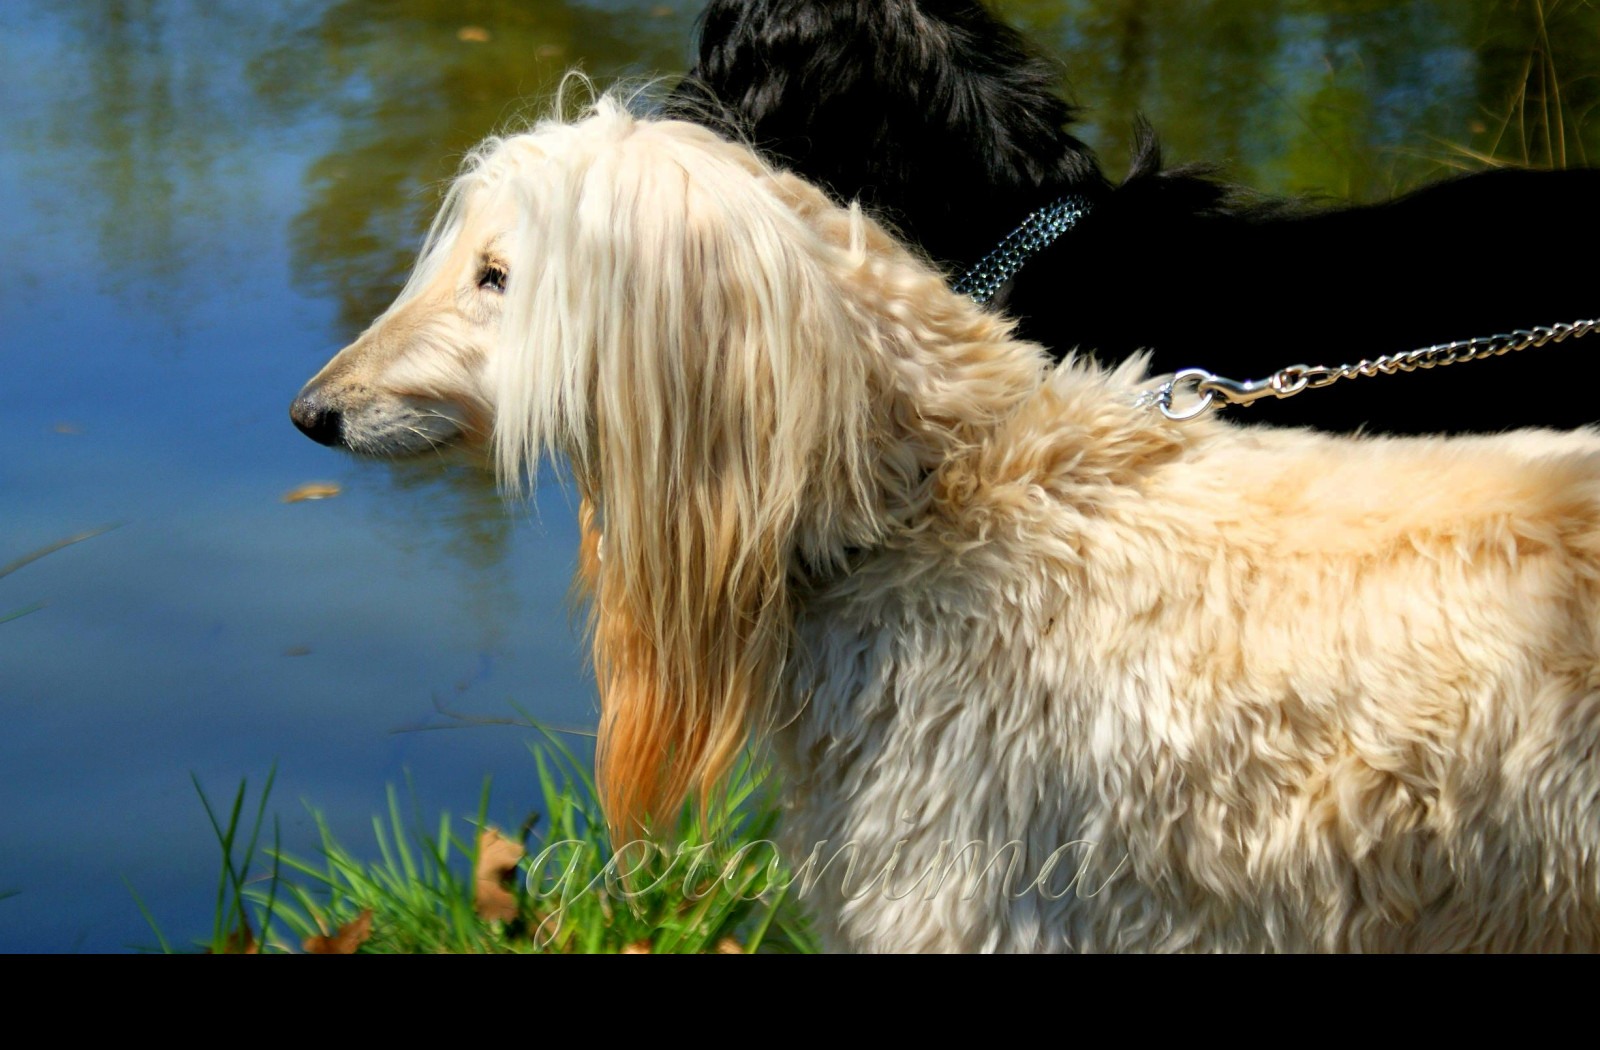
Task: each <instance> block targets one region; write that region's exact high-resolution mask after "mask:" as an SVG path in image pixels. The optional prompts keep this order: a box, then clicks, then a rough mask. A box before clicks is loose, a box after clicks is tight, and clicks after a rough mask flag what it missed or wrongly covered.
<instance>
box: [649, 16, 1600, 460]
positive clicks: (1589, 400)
mask: <svg viewBox="0 0 1600 1050" xmlns="http://www.w3.org/2000/svg"><path fill="white" fill-rule="evenodd" d="M701 18H702V22H701V36H700V48H699V59H698V61H697V62H696V64H695V66H694V68H693V69H692V70H691V71H690V74H689V76H688V77H687V78H685V80H684V82H683V83H682V84H681V85H680V86H679V87H678V88H677V89H676V91H675V92H674V95H673V97H672V98H671V99H670V100H669V102H668V108H669V110H674V111H677V112H681V113H684V114H692V115H695V116H697V117H699V118H701V119H706V118H707V116H708V115H711V116H713V117H715V118H716V119H722V120H726V121H729V122H731V123H732V124H733V125H734V126H735V127H736V128H737V129H738V130H739V132H740V133H741V134H743V135H745V136H746V137H748V139H749V140H750V141H752V142H753V143H754V144H755V145H756V146H758V147H759V148H761V149H762V150H764V151H765V152H766V153H767V154H768V155H769V156H770V157H771V158H773V159H774V160H775V161H776V162H778V163H780V164H782V165H784V166H786V167H789V168H791V169H793V170H794V171H796V172H798V173H800V174H802V175H804V176H805V177H807V178H808V179H810V180H812V181H814V182H817V183H819V184H821V185H823V186H825V187H827V188H829V189H830V190H831V191H832V192H833V193H834V194H835V195H837V196H838V197H840V198H842V199H852V198H856V199H859V200H861V201H862V203H863V204H864V205H865V206H866V207H868V208H869V209H870V210H872V211H873V212H875V213H876V214H877V215H879V216H880V217H881V218H883V219H885V220H887V221H888V222H890V223H891V224H892V225H893V226H894V227H895V228H897V229H898V230H899V231H900V233H901V234H902V235H903V236H904V237H906V239H908V240H910V241H911V242H913V243H917V244H920V245H921V246H922V247H923V249H924V250H925V251H926V252H927V253H928V254H929V255H930V256H932V257H933V258H935V259H936V260H939V261H940V262H942V263H943V264H944V265H945V266H946V267H947V269H948V270H949V271H950V272H951V273H952V275H955V274H959V273H961V272H963V271H964V270H965V269H966V268H967V267H969V266H971V265H972V264H974V263H975V262H976V261H978V260H979V259H980V258H981V257H983V256H984V255H985V254H986V253H987V252H988V251H989V250H990V249H992V248H993V247H994V246H995V245H996V244H997V243H998V242H999V241H1000V240H1001V239H1002V238H1003V237H1004V236H1005V235H1006V234H1007V233H1009V232H1010V231H1011V230H1012V229H1014V228H1015V227H1016V226H1017V225H1018V224H1019V223H1020V222H1021V221H1022V220H1023V218H1024V217H1026V216H1027V215H1029V214H1030V213H1031V212H1033V211H1035V210H1036V209H1038V208H1040V207H1042V206H1044V205H1046V204H1049V203H1050V202H1052V201H1055V200H1057V199H1059V198H1061V197H1062V196H1064V195H1067V194H1077V195H1080V196H1082V197H1083V198H1085V199H1087V201H1088V202H1089V205H1090V208H1089V211H1088V213H1087V215H1086V216H1085V217H1084V218H1083V219H1082V220H1081V222H1079V224H1078V225H1077V226H1076V227H1075V228H1073V229H1072V230H1070V231H1068V232H1067V233H1065V234H1063V235H1062V236H1061V237H1060V238H1059V239H1058V240H1057V241H1056V242H1055V243H1054V244H1053V245H1052V246H1051V247H1050V248H1048V249H1046V250H1044V251H1043V252H1042V253H1040V254H1039V255H1038V256H1037V257H1036V258H1034V259H1032V260H1031V261H1030V262H1028V263H1027V264H1026V265H1025V266H1024V267H1023V269H1022V270H1021V272H1020V273H1019V274H1018V276H1017V277H1016V278H1015V279H1014V280H1013V281H1012V282H1010V284H1009V285H1008V286H1006V287H1004V288H1002V290H1001V291H1000V293H999V295H998V296H997V297H996V299H995V300H994V303H995V306H996V307H997V308H1001V309H1004V310H1007V311H1008V312H1010V313H1012V314H1014V315H1015V316H1017V317H1018V318H1019V320H1020V323H1021V331H1022V334H1023V335H1025V336H1027V337H1029V338H1032V339H1035V340H1038V341H1039V342H1041V343H1043V344H1044V345H1046V346H1047V347H1049V348H1051V350H1052V351H1053V352H1055V353H1057V354H1058V355H1059V354H1061V353H1064V352H1066V351H1068V350H1070V349H1073V348H1074V347H1081V348H1083V349H1085V350H1091V351H1093V352H1095V353H1096V354H1097V355H1099V356H1101V357H1103V358H1107V359H1112V358H1121V357H1123V356H1126V355H1128V354H1130V353H1132V352H1134V351H1136V350H1139V349H1150V350H1152V351H1153V352H1154V363H1153V368H1154V369H1155V370H1156V371H1171V370H1175V369H1178V368H1183V367H1188V366H1198V367H1204V368H1207V369H1210V370H1211V371H1213V372H1217V373H1219V374H1222V375H1226V376H1229V377H1232V378H1236V379H1255V378H1260V377H1263V376H1266V375H1268V374H1270V373H1271V372H1272V371H1274V370H1276V369H1278V368H1280V367H1282V366H1284V365H1288V364H1293V363H1301V362H1303V363H1307V364H1323V365H1337V364H1341V363H1344V362H1346V361H1354V360H1359V359H1361V358H1370V357H1375V356H1377V355H1379V354H1385V353H1394V352H1400V351H1405V350H1409V349H1412V348H1415V347H1420V346H1426V345H1430V344H1434V343H1441V342H1445V341H1448V340H1452V339H1463V338H1469V337H1472V336H1485V335H1492V334H1495V333H1500V332H1506V331H1510V330H1512V329H1517V328H1525V327H1530V326H1533V325H1539V324H1549V323H1552V322H1557V321H1573V320H1578V319H1586V318H1592V317H1595V316H1597V315H1600V282H1597V281H1596V279H1595V274H1594V272H1593V271H1592V270H1591V269H1590V264H1589V263H1588V262H1587V261H1586V259H1585V258H1583V257H1582V255H1580V254H1579V253H1586V252H1587V251H1588V250H1591V249H1589V247H1588V246H1589V244H1591V243H1592V241H1593V236H1594V234H1595V232H1596V231H1597V230H1600V171H1594V170H1579V171H1558V172H1548V171H1546V172H1534V171H1519V170H1497V171H1489V172H1484V173H1481V174H1474V175H1469V176H1464V177H1460V178H1456V179H1453V180H1450V181H1446V182H1442V183H1439V184H1436V185H1433V186H1429V187H1427V188H1425V189H1422V190H1419V191H1417V192H1415V193H1412V194H1409V195H1407V196H1404V197H1401V198H1398V199H1396V200H1393V201H1389V202H1386V203H1383V204H1376V205H1368V206H1360V207H1342V208H1315V207H1309V206H1303V205H1299V204H1296V203H1294V202H1285V201H1272V200H1262V199H1260V198H1253V197H1251V196H1250V195H1248V194H1245V193H1242V192H1239V191H1237V190H1234V189H1231V188H1229V187H1226V186H1224V185H1222V184H1220V183H1218V182H1217V181H1215V180H1214V179H1212V178H1210V177H1208V175H1207V174H1206V173H1204V172H1202V171H1199V170H1196V169H1178V170H1163V169H1162V164H1161V156H1160V150H1159V148H1158V146H1157V144H1156V141H1155V139H1154V136H1153V135H1151V134H1149V133H1148V132H1145V133H1144V134H1143V135H1142V145H1141V148H1140V149H1139V152H1138V156H1137V158H1136V160H1135V163H1134V165H1133V169H1132V173H1131V174H1130V175H1129V176H1128V178H1127V180H1126V181H1124V182H1123V183H1122V184H1120V185H1116V186H1113V185H1112V184H1111V183H1109V182H1108V181H1107V179H1106V178H1105V176H1104V175H1103V174H1102V173H1101V171H1100V167H1099V165H1098V164H1097V163H1096V161H1095V158H1094V157H1093V155H1092V154H1091V153H1090V151H1089V150H1088V148H1087V147H1086V146H1084V144H1083V143H1082V142H1080V141H1078V140H1077V139H1075V138H1073V137H1072V136H1071V135H1070V134H1069V133H1068V132H1067V130H1066V128H1067V126H1068V125H1069V124H1070V122H1071V118H1072V115H1073V111H1072V108H1071V107H1069V106H1068V105H1067V104H1066V103H1065V102H1063V101H1062V100H1061V98H1060V96H1059V94H1058V91H1057V88H1058V83H1057V75H1056V71H1055V68H1054V67H1053V66H1052V65H1051V64H1050V63H1049V62H1047V61H1046V60H1044V59H1043V58H1041V57H1040V56H1038V55H1037V54H1035V53H1033V52H1032V51H1030V49H1029V48H1028V47H1027V45H1026V44H1025V43H1024V41H1023V40H1022V39H1021V37H1020V36H1019V35H1018V34H1017V33H1016V32H1015V31H1014V30H1012V29H1011V28H1010V27H1008V26H1006V25H1005V24H1004V23H1002V22H1000V21H999V20H998V19H996V18H995V17H994V16H993V15H991V14H990V13H989V12H988V11H987V10H985V9H984V8H983V7H982V6H981V5H980V4H978V3H976V2H975V0H712V2H711V4H710V6H709V7H708V8H707V9H706V11H705V12H704V14H703V15H702V16H701ZM1569 245H1570V246H1572V247H1567V246H1569ZM1573 256H1578V258H1576V259H1574V258H1573ZM1597 362H1600V335H1595V336H1591V337H1589V338H1588V339H1587V340H1579V341H1575V342H1572V343H1569V344H1566V345H1563V346H1552V347H1547V348H1544V349H1531V350H1524V351H1522V352H1521V353H1518V354H1511V355H1507V356H1505V357H1501V358H1496V359H1491V360H1486V361H1481V362H1476V363H1468V364H1460V365H1456V366H1454V367H1451V368H1447V369H1436V370H1432V371H1426V372H1418V373H1413V374H1408V375H1395V376H1379V377H1375V378H1358V379H1352V380H1346V381H1344V382H1341V383H1338V384H1336V385H1335V386H1333V387H1331V388H1329V389H1327V390H1322V391H1315V392H1309V393H1305V394H1302V395H1300V396H1299V397H1296V398H1294V399H1292V400H1284V401H1273V400H1270V399H1269V400H1267V401H1263V402H1259V403H1258V404H1257V405H1255V406H1252V407H1251V408H1249V409H1235V410H1233V412H1234V414H1235V415H1236V417H1237V418H1239V419H1241V420H1246V421H1249V420H1254V421H1262V422H1275V423H1282V424H1292V425H1315V426H1321V427H1325V428H1330V429H1354V428H1356V427H1359V426H1363V425H1366V426H1368V427H1369V428H1370V429H1374V430H1380V431H1386V432H1391V433H1426V432H1435V431H1461V430H1498V429H1503V428H1506V427H1512V426H1576V425H1581V424H1584V423H1589V422H1592V421H1595V420H1597V419H1600V408H1597V407H1595V402H1594V400H1593V391H1594V389H1595V388H1594V386H1593V385H1592V382H1593V381H1594V380H1595V379H1597V378H1600V365H1597Z"/></svg>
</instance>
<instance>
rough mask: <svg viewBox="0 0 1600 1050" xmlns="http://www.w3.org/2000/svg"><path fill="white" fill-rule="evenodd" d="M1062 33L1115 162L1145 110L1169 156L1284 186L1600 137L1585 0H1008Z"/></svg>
mask: <svg viewBox="0 0 1600 1050" xmlns="http://www.w3.org/2000/svg"><path fill="white" fill-rule="evenodd" d="M999 7H1000V9H1001V10H1002V11H1003V12H1004V13H1005V14H1006V15H1007V16H1008V17H1010V18H1011V19H1012V20H1013V21H1014V22H1015V23H1016V24H1018V25H1020V26H1022V27H1023V28H1024V29H1025V30H1027V31H1028V32H1030V33H1031V34H1032V35H1033V36H1034V37H1035V38H1036V39H1039V40H1041V41H1046V42H1048V43H1049V44H1051V45H1053V46H1054V48H1055V50H1056V51H1057V53H1058V54H1059V55H1060V56H1061V59H1062V61H1063V63H1064V65H1065V67H1066V69H1067V71H1068V76H1069V79H1070V81H1071V84H1072V88H1073V91H1074V93H1075V94H1076V96H1077V98H1078V100H1079V101H1080V102H1081V103H1083V104H1084V105H1085V106H1086V107H1087V113H1086V116H1087V117H1089V118H1090V120H1091V127H1090V128H1089V129H1088V132H1089V138H1090V140H1091V141H1092V142H1094V143H1095V144H1096V145H1097V146H1098V147H1099V148H1100V150H1101V152H1102V154H1103V159H1104V160H1105V161H1106V162H1107V165H1108V167H1110V168H1112V169H1116V168H1118V167H1119V165H1120V164H1121V163H1122V162H1123V158H1125V157H1126V155H1127V151H1128V148H1129V144H1130V140H1131V129H1132V126H1133V121H1134V118H1135V116H1136V114H1138V113H1140V112H1143V113H1145V114H1147V115H1148V116H1149V117H1150V118H1151V119H1152V121H1153V122H1154V124H1155V126H1156V128H1157V129H1158V130H1159V131H1160V133H1161V137H1162V139H1163V141H1164V142H1165V144H1166V145H1167V147H1168V153H1169V156H1171V157H1172V158H1174V159H1176V160H1178V161H1183V162H1194V161H1216V162H1224V163H1225V164H1226V165H1227V171H1228V174H1229V175H1230V176H1232V177H1234V178H1236V179H1238V180H1239V181H1242V182H1244V183H1246V184H1249V185H1252V186H1255V187H1257V188H1259V189H1263V190H1267V191H1270V192H1297V193H1304V192H1311V193H1322V194H1329V195H1333V196H1338V197H1350V198H1355V199H1371V198H1374V197H1380V196H1385V195H1388V194H1390V193H1393V192H1396V191H1399V190H1403V189H1406V188H1409V187H1411V186H1415V185H1416V184H1418V183H1419V182H1421V181H1423V180H1424V179H1426V178H1429V177H1434V176H1438V175H1440V174H1443V173H1444V172H1445V171H1446V170H1450V169H1462V168H1466V169H1471V168H1476V167H1481V166H1483V165H1484V164H1486V163H1520V164H1532V165H1536V166H1552V165H1554V166H1561V165H1564V164H1579V163H1585V162H1586V158H1587V157H1588V156H1590V155H1593V154H1594V152H1595V150H1596V148H1597V147H1600V139H1597V134H1600V133H1597V131H1596V128H1595V127H1594V126H1593V125H1592V123H1591V122H1589V121H1588V119H1587V118H1588V116H1589V113H1590V111H1591V110H1592V109H1593V107H1594V106H1595V105H1596V103H1597V102H1600V78H1597V77H1596V76H1595V74H1596V73H1597V72H1600V7H1597V6H1596V5H1594V4H1589V3H1584V2H1580V0H1543V2H1536V0H1451V2H1449V3H1445V2H1440V0H1412V2H1409V3H1393V2H1388V0H1384V2H1379V0H1320V2H1311V0H1300V2H1283V3H1260V2H1257V0H1202V2H1191V3H1182V4H1174V3H1165V2H1158V0H1003V2H1002V3H1000V4H999Z"/></svg>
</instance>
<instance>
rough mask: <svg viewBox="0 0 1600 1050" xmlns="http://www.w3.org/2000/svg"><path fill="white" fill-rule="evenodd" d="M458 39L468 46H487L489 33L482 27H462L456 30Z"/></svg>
mask: <svg viewBox="0 0 1600 1050" xmlns="http://www.w3.org/2000/svg"><path fill="white" fill-rule="evenodd" d="M456 39H457V40H460V41H463V42H465V43H468V44H487V43H488V42H489V31H488V30H487V29H485V28H483V27H482V26H462V27H461V28H460V29H458V30H456Z"/></svg>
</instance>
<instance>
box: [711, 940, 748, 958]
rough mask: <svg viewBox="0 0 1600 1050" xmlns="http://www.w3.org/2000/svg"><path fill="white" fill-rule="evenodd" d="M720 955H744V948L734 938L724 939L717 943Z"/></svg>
mask: <svg viewBox="0 0 1600 1050" xmlns="http://www.w3.org/2000/svg"><path fill="white" fill-rule="evenodd" d="M717 954H718V955H743V954H744V946H743V945H741V944H740V943H739V942H738V941H736V940H734V939H733V938H732V937H724V938H722V940H720V941H718V942H717Z"/></svg>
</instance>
